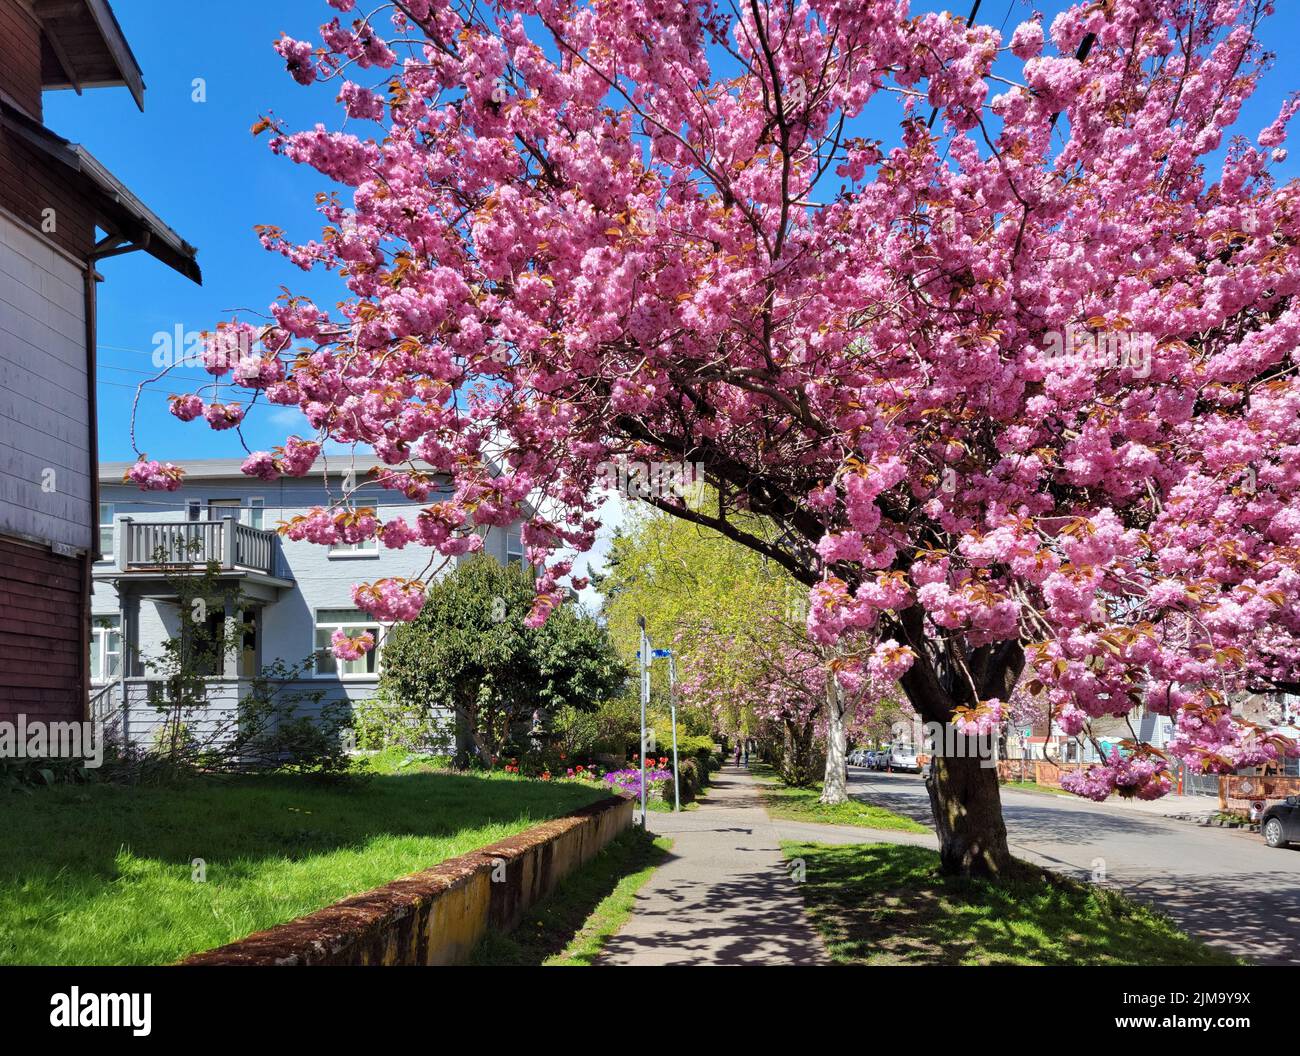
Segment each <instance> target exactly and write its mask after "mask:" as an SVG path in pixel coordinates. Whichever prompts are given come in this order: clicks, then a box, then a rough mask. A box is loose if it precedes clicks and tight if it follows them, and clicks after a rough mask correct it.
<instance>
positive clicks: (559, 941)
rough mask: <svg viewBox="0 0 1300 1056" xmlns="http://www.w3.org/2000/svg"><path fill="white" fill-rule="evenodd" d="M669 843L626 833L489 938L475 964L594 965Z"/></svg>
mask: <svg viewBox="0 0 1300 1056" xmlns="http://www.w3.org/2000/svg"><path fill="white" fill-rule="evenodd" d="M671 846H672V840H670V839H668V838H666V837H663V836H660V837H658V838H657V839H654V840H651V839H650V838H649V837H648V836H647V835H646V834H645V833H644V832H643V831H642V830H641V829H640V828H633V829H629V830H628V831H626V832H624V833H623V834H622V835H621V836H619V837H618V838H617V839H615V840H613V841H612V842H611V843H610V844H609V846H608V847H606V848H605V849H604V850H603V851H601V852H600V854H598V855H597V856H596V857H595V858H593V859H592V860H591V861H590V862H588V863H587V864H586V865H585V866H583V868H581V869H580V870H578V871H577V872H576V873H574V874H572V875H570V876H567V877H565V878H564V880H563V881H561V882H560V884H559V885H558V886H557V887H556V889H555V890H554V891H553V892H551V894H550V895H549V896H548V897H547V898H545V899H543V900H542V901H541V902H539V903H538V904H537V905H535V906H533V907H532V908H531V909H530V910H528V912H527V913H525V914H524V918H523V920H521V921H520V922H519V924H518V926H517V927H516V928H515V929H514V930H513V931H512V932H510V933H509V934H508V935H502V934H499V933H495V932H494V933H492V934H489V935H488V936H487V937H486V938H485V939H484V940H483V941H482V942H481V943H479V947H478V949H477V950H476V951H475V953H474V959H473V963H474V964H480V965H502V964H507V965H520V964H523V965H539V964H540V965H546V966H551V967H581V966H587V965H590V964H593V963H594V962H595V960H596V957H597V956H598V955H599V954H600V951H601V950H602V949H603V948H604V946H605V943H606V942H607V941H608V940H609V938H610V936H611V935H613V934H614V933H615V932H617V931H618V929H619V928H621V927H622V926H623V922H624V921H625V920H627V918H628V914H630V913H631V912H632V901H633V899H634V898H635V897H636V893H637V891H639V890H640V889H641V888H642V886H643V885H644V884H645V882H646V881H647V880H649V879H650V875H651V874H652V873H653V872H654V871H655V869H656V868H657V867H658V866H659V865H660V863H661V862H662V861H663V860H664V859H665V858H666V857H667V856H668V850H669V848H670V847H671Z"/></svg>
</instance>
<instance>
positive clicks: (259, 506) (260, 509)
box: [243, 495, 266, 531]
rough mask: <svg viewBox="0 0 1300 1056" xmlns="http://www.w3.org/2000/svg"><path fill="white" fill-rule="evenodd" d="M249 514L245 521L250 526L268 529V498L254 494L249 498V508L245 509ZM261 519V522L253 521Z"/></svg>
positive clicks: (261, 529)
mask: <svg viewBox="0 0 1300 1056" xmlns="http://www.w3.org/2000/svg"><path fill="white" fill-rule="evenodd" d="M243 512H244V513H246V514H247V515H248V520H247V521H245V522H244V523H246V524H247V525H248V527H250V528H256V529H257V530H258V531H265V530H266V500H265V499H264V498H262V497H261V496H260V495H254V496H252V497H251V498H250V499H249V500H248V509H246V510H244V511H243ZM254 520H258V521H261V522H262V523H261V524H254V523H253V521H254Z"/></svg>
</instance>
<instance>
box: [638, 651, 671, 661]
mask: <svg viewBox="0 0 1300 1056" xmlns="http://www.w3.org/2000/svg"><path fill="white" fill-rule="evenodd" d="M672 655H673V651H672V650H671V649H651V650H650V659H651V660H667V659H668V658H669V657H670V656H672ZM636 658H637V659H638V660H640V659H641V650H640V649H638V650H637V651H636Z"/></svg>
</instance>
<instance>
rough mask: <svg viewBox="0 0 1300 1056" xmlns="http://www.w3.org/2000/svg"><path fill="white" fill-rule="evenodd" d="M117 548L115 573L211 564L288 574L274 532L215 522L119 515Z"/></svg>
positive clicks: (226, 568) (281, 575)
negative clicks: (141, 518) (156, 519)
mask: <svg viewBox="0 0 1300 1056" xmlns="http://www.w3.org/2000/svg"><path fill="white" fill-rule="evenodd" d="M118 524H119V530H120V532H121V535H120V537H119V540H118V547H117V574H118V575H121V574H123V573H126V574H130V573H146V574H147V573H159V572H165V573H174V572H184V571H187V570H193V571H196V572H201V571H203V570H204V569H205V568H207V567H208V565H209V564H213V563H215V564H216V566H217V568H218V569H219V570H220V571H221V572H250V573H254V574H256V575H259V576H266V577H268V578H271V579H288V578H289V573H288V570H287V569H286V568H285V567H284V562H283V561H282V560H281V556H280V538H279V536H278V535H276V533H275V532H268V531H263V530H261V529H260V528H250V527H249V526H248V525H246V524H240V523H239V522H238V521H237V520H235V519H234V518H233V517H227V518H224V519H222V520H217V521H137V520H134V519H132V518H130V517H123V518H121V520H120V521H119V522H118Z"/></svg>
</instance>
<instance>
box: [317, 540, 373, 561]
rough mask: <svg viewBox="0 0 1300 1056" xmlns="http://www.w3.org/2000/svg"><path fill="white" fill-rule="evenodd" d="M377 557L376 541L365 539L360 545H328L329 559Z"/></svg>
mask: <svg viewBox="0 0 1300 1056" xmlns="http://www.w3.org/2000/svg"><path fill="white" fill-rule="evenodd" d="M378 555H379V540H378V539H366V540H364V541H363V542H360V543H330V549H329V556H330V557H377V556H378Z"/></svg>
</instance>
